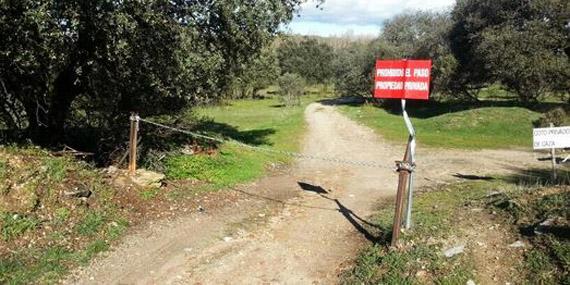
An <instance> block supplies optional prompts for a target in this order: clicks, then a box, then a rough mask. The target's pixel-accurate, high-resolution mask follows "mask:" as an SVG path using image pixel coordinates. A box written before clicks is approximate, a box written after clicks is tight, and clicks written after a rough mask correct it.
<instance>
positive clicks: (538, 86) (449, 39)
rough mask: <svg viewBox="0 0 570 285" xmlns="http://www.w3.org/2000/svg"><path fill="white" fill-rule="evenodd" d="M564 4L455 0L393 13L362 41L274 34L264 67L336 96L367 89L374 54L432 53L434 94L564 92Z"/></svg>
mask: <svg viewBox="0 0 570 285" xmlns="http://www.w3.org/2000/svg"><path fill="white" fill-rule="evenodd" d="M569 3H570V2H569V1H564V0H534V1H526V0H459V1H457V3H456V5H455V6H454V7H453V9H451V11H449V12H423V11H416V12H406V13H403V14H400V15H397V16H395V17H393V18H391V19H389V20H388V21H386V22H385V23H384V27H383V29H382V31H381V33H380V36H379V37H377V38H375V39H372V40H369V41H365V40H350V39H348V38H331V39H324V38H316V37H300V36H289V37H284V38H283V37H281V38H279V40H278V41H277V43H276V44H274V45H273V47H272V48H273V50H274V53H273V58H272V60H273V64H272V65H273V66H275V64H277V65H278V67H279V68H278V69H274V70H272V72H273V76H274V77H278V75H279V74H287V73H292V74H298V75H300V76H301V77H303V78H304V79H305V80H306V81H307V82H308V83H310V84H315V83H321V84H334V87H335V89H336V91H337V92H338V93H340V94H342V95H362V96H370V94H371V92H372V87H373V84H372V80H373V78H372V72H373V67H374V62H375V59H398V58H409V59H432V60H433V69H432V90H433V93H435V94H437V95H438V96H439V98H453V99H459V100H470V101H474V100H478V99H479V98H478V94H479V92H480V91H481V90H482V89H483V88H485V87H488V86H490V85H494V84H498V85H500V86H502V88H504V89H506V90H507V91H510V92H511V93H512V94H515V95H516V98H517V99H518V100H519V101H520V102H522V103H523V104H531V103H533V102H536V101H538V100H539V99H540V98H541V96H544V95H547V94H548V95H560V96H561V97H564V96H566V97H568V90H569V89H570V62H569V56H570V7H569V6H570V4H569ZM261 74H268V72H265V71H264V72H262V73H261Z"/></svg>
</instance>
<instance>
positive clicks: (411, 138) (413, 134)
mask: <svg viewBox="0 0 570 285" xmlns="http://www.w3.org/2000/svg"><path fill="white" fill-rule="evenodd" d="M402 115H403V116H404V122H405V123H406V128H408V132H409V133H410V136H409V137H408V145H409V147H410V149H409V152H410V154H409V155H410V156H409V161H408V163H410V166H411V171H410V178H409V180H408V205H407V206H406V229H407V230H408V229H410V228H411V226H412V205H413V201H412V200H413V195H414V190H413V189H414V167H415V165H416V130H415V129H414V126H413V125H412V120H410V117H409V116H408V112H406V99H402Z"/></svg>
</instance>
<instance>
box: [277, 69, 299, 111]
mask: <svg viewBox="0 0 570 285" xmlns="http://www.w3.org/2000/svg"><path fill="white" fill-rule="evenodd" d="M278 84H279V89H280V92H279V93H280V95H281V97H280V100H281V102H282V103H283V104H285V106H298V105H300V104H301V96H302V95H303V94H304V93H305V80H304V79H303V78H302V77H301V76H300V75H298V74H295V73H286V74H284V75H282V76H281V77H279V79H278Z"/></svg>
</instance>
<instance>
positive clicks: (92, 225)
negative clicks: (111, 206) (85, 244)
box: [75, 212, 105, 236]
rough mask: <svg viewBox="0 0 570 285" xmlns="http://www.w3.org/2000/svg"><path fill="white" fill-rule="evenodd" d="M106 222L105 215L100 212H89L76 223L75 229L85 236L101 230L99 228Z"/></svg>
mask: <svg viewBox="0 0 570 285" xmlns="http://www.w3.org/2000/svg"><path fill="white" fill-rule="evenodd" d="M104 223H105V216H104V214H103V213H99V212H89V213H88V214H87V215H85V217H84V218H83V220H82V221H81V222H80V223H79V224H77V225H76V227H75V230H76V231H77V232H78V233H79V234H80V235H84V236H91V235H94V234H96V233H97V232H98V231H99V228H100V227H101V226H102V225H103V224H104Z"/></svg>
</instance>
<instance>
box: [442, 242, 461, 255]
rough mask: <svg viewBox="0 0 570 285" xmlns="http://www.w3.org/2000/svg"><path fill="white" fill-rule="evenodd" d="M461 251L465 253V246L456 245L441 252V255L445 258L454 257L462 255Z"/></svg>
mask: <svg viewBox="0 0 570 285" xmlns="http://www.w3.org/2000/svg"><path fill="white" fill-rule="evenodd" d="M463 251H465V245H458V246H454V247H451V248H448V249H446V250H445V251H444V252H443V255H445V257H453V256H455V255H458V254H460V253H463Z"/></svg>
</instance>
